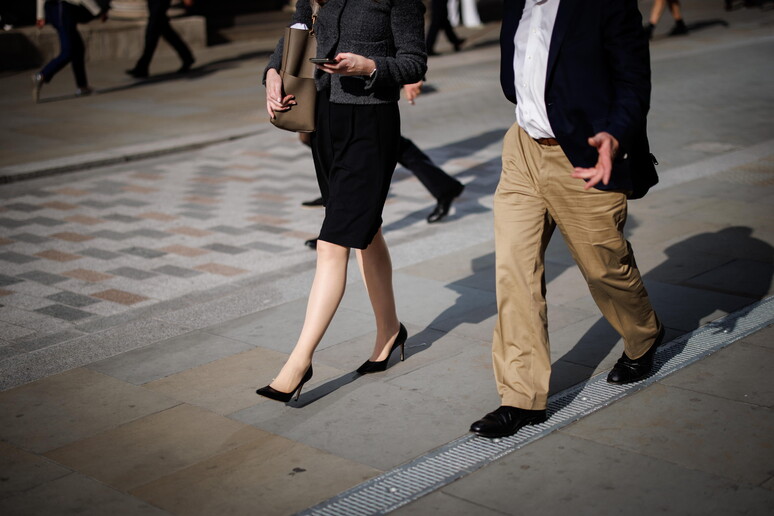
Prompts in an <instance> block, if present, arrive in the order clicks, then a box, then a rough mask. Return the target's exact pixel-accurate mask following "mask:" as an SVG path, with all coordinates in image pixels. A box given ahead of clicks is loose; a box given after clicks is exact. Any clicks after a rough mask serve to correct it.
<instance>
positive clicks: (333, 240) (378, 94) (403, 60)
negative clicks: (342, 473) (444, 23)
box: [257, 0, 427, 402]
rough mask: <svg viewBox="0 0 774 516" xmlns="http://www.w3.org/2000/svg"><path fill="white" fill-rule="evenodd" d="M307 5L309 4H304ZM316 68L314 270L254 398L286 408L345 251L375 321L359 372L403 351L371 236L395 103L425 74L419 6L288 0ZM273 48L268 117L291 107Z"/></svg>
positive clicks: (413, 2)
mask: <svg viewBox="0 0 774 516" xmlns="http://www.w3.org/2000/svg"><path fill="white" fill-rule="evenodd" d="M314 4H317V5H314ZM313 8H314V10H315V11H317V15H316V16H315V21H314V29H315V33H316V35H317V57H320V58H330V59H331V60H332V61H331V63H330V64H324V65H318V71H317V73H316V78H315V79H316V84H317V92H318V93H317V128H316V131H315V133H314V134H313V136H312V150H313V156H314V164H315V170H316V173H317V180H318V183H319V186H320V191H321V192H322V197H323V201H324V203H325V219H324V220H323V224H322V228H321V229H320V236H319V239H318V242H317V268H316V270H315V277H314V281H313V283H312V289H311V292H310V293H309V301H308V305H307V311H306V317H305V319H304V325H303V328H302V329H301V334H300V336H299V338H298V341H297V342H296V345H295V347H294V348H293V351H292V353H291V354H290V357H289V358H288V360H287V362H286V363H285V365H284V367H283V368H282V370H281V371H280V372H279V374H278V375H277V377H276V378H275V379H274V381H273V382H272V383H271V384H270V385H267V386H266V387H263V388H261V389H258V391H257V393H258V394H260V395H262V396H266V397H268V398H271V399H275V400H278V401H283V402H287V401H289V400H290V399H291V398H292V396H293V394H296V398H298V396H299V395H300V393H301V388H302V387H303V385H304V383H306V382H307V381H309V379H310V378H311V377H312V355H313V353H314V350H315V349H316V348H317V345H318V344H319V343H320V340H322V337H323V335H324V333H325V331H326V329H327V328H328V325H329V324H330V322H331V319H332V318H333V315H334V314H335V313H336V309H337V308H338V306H339V302H340V301H341V298H342V296H343V295H344V288H345V284H346V277H347V263H348V261H349V252H350V249H351V248H354V249H356V253H357V260H358V264H359V266H360V270H361V273H362V276H363V281H364V283H365V286H366V290H367V292H368V296H369V299H370V301H371V306H372V308H373V311H374V317H375V319H376V341H375V343H374V348H373V351H372V353H371V356H370V358H369V359H368V360H366V361H365V362H364V363H363V365H361V366H360V368H358V372H359V373H361V374H366V373H373V372H377V371H384V370H385V369H386V367H387V361H388V360H389V358H390V355H391V354H392V352H393V351H394V350H396V349H398V348H401V359H402V358H403V347H404V345H405V342H406V337H407V334H406V329H405V327H404V326H403V325H402V324H401V323H400V321H399V320H398V316H397V312H396V309H395V298H394V295H393V288H392V263H391V261H390V253H389V250H388V249H387V244H386V243H385V241H384V237H383V235H382V231H381V225H382V209H383V208H384V202H385V200H386V198H387V192H388V190H389V187H390V180H391V179H392V173H393V171H394V170H395V165H396V162H397V156H398V145H399V142H400V114H399V111H398V99H399V98H400V87H401V85H403V84H410V83H414V82H418V81H419V80H421V79H422V77H423V76H424V73H425V70H426V68H427V66H426V62H427V55H426V53H425V45H424V26H423V14H424V6H423V4H422V1H421V0H298V3H297V4H296V11H295V13H294V16H293V23H302V24H305V25H306V26H307V27H311V26H312V24H313V20H312V12H313ZM282 43H283V42H282V41H280V43H279V44H278V45H277V49H276V51H275V52H274V54H273V55H272V57H271V59H270V60H269V65H268V66H267V68H266V71H265V72H264V83H265V85H266V109H267V111H268V113H269V116H271V117H272V118H273V117H274V114H275V112H278V111H285V110H287V109H288V108H289V107H290V106H291V105H292V104H293V103H294V100H293V97H292V96H291V95H285V93H284V91H283V89H282V79H281V78H280V75H279V73H278V70H279V68H280V63H281V61H282Z"/></svg>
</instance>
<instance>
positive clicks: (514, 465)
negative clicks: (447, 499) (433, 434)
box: [443, 433, 774, 516]
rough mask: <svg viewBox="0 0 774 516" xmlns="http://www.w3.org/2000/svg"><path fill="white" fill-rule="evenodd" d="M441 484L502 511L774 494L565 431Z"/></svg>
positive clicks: (739, 508)
mask: <svg viewBox="0 0 774 516" xmlns="http://www.w3.org/2000/svg"><path fill="white" fill-rule="evenodd" d="M443 492H444V493H446V494H448V495H451V496H454V497H456V498H461V499H463V500H466V501H468V502H470V503H475V504H479V505H483V506H485V507H487V508H489V509H491V510H495V511H500V512H502V513H503V514H515V513H517V512H518V513H519V514H578V515H599V514H620V515H625V514H628V515H636V516H645V515H649V514H674V515H687V514H691V515H697V516H698V515H701V514H766V513H767V512H768V509H769V508H770V507H771V504H772V503H773V502H774V497H773V496H774V493H772V492H771V491H767V490H765V489H761V488H759V487H757V486H752V485H749V484H739V483H737V482H735V481H732V480H729V479H727V478H724V477H722V476H719V475H711V474H708V473H705V472H702V471H696V470H693V469H690V468H685V467H681V466H680V465H677V464H674V463H671V462H669V461H667V460H658V459H654V458H653V457H648V456H644V455H641V454H638V453H633V452H630V451H626V450H621V449H618V448H616V447H612V446H604V445H601V444H598V443H595V442H591V441H587V440H585V439H576V438H573V437H571V436H568V435H566V434H563V433H556V434H553V435H551V436H549V437H547V438H544V439H541V440H540V441H537V442H535V443H532V444H530V445H529V446H527V447H525V448H523V449H521V450H519V451H516V452H514V453H512V454H510V455H508V456H506V457H505V458H503V459H500V460H498V461H497V462H496V463H494V464H492V465H491V466H489V467H487V468H484V469H482V470H479V471H478V472H476V473H474V474H472V475H470V476H469V477H466V478H464V479H462V480H460V481H457V482H455V483H454V484H451V485H450V486H447V487H446V488H444V489H443ZM515 508H518V510H517V511H515V510H514V509H515Z"/></svg>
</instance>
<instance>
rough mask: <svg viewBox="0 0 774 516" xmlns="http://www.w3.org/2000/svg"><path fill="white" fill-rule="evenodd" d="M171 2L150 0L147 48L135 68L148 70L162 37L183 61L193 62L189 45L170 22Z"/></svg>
mask: <svg viewBox="0 0 774 516" xmlns="http://www.w3.org/2000/svg"><path fill="white" fill-rule="evenodd" d="M170 3H171V0H148V26H147V27H146V29H145V48H144V49H143V51H142V56H140V59H139V60H138V61H137V65H136V66H135V67H134V68H135V70H142V71H147V70H148V67H149V66H150V62H151V59H153V53H154V52H155V51H156V47H157V46H158V44H159V38H160V37H163V38H164V39H165V40H166V42H167V43H169V44H170V45H171V46H172V48H174V49H175V52H177V55H178V56H180V60H181V61H183V63H190V62H193V60H194V57H193V54H192V53H191V50H190V49H189V48H188V45H186V44H185V42H184V41H183V40H182V38H180V36H179V35H178V33H177V32H175V29H173V28H172V25H170V23H169V17H168V16H167V10H168V9H169V4H170Z"/></svg>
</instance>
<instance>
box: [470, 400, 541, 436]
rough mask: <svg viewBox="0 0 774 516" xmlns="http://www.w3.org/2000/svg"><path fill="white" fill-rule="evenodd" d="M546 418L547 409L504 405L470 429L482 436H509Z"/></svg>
mask: <svg viewBox="0 0 774 516" xmlns="http://www.w3.org/2000/svg"><path fill="white" fill-rule="evenodd" d="M545 420H546V411H545V410H526V409H520V408H516V407H509V406H507V405H503V406H502V407H500V408H498V409H497V410H495V411H494V412H490V413H489V414H487V415H486V416H484V417H483V418H481V419H479V420H478V421H476V422H475V423H473V424H472V425H470V431H471V432H473V433H475V434H478V435H480V436H481V437H507V436H509V435H513V434H515V433H516V432H518V431H519V428H521V427H523V426H526V425H537V424H539V423H542V422H543V421H545Z"/></svg>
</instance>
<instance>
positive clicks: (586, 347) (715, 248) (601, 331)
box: [551, 226, 774, 406]
mask: <svg viewBox="0 0 774 516" xmlns="http://www.w3.org/2000/svg"><path fill="white" fill-rule="evenodd" d="M665 253H666V255H667V260H666V261H665V262H663V263H662V264H660V265H658V266H657V267H655V268H654V269H652V270H651V271H649V272H648V273H647V274H644V275H643V281H644V282H645V286H646V287H647V288H648V294H649V297H650V299H651V302H652V303H653V306H654V308H655V310H656V313H658V314H659V317H660V319H661V321H662V323H663V324H664V326H666V327H667V329H669V328H670V327H672V328H676V329H677V331H678V332H679V333H680V334H682V333H684V332H686V331H692V330H694V329H696V328H699V327H700V326H701V325H702V319H704V318H705V317H706V316H709V315H711V314H713V313H715V312H716V311H718V310H720V311H723V312H726V313H732V312H735V311H737V310H739V309H741V308H743V307H744V306H748V305H750V304H752V303H754V302H756V301H759V300H761V299H763V298H764V297H766V295H767V294H768V291H769V287H770V286H771V281H772V276H773V275H774V249H773V248H772V247H771V246H770V245H769V244H767V243H766V242H764V241H762V240H759V239H757V238H754V237H753V236H752V229H750V228H748V227H743V226H735V227H729V228H724V229H722V230H720V231H717V232H715V233H701V234H699V235H695V236H692V237H690V238H687V239H686V240H683V241H682V242H678V243H676V244H674V245H672V246H670V247H668V248H667V249H666V250H665ZM730 253H735V254H736V255H737V256H746V257H750V259H749V260H748V259H740V258H732V257H730V256H729V254H730ZM708 254H715V255H722V256H729V260H728V261H727V262H726V263H724V264H722V265H720V266H715V267H714V268H711V269H710V270H699V271H698V272H697V274H696V275H694V276H692V277H690V278H688V279H687V280H684V281H681V282H679V283H677V285H678V286H679V287H688V288H675V286H674V284H672V285H668V284H666V282H663V283H662V282H661V281H663V280H664V279H666V278H669V277H673V276H674V274H675V273H676V272H678V273H679V271H681V270H686V269H687V268H689V267H692V263H693V262H695V261H697V260H700V259H701V258H703V257H705V256H706V255H708ZM635 255H636V251H635ZM744 262H748V263H744ZM749 262H754V263H749ZM649 283H650V285H649ZM665 285H666V287H665ZM691 287H693V288H691ZM675 293H677V295H678V296H681V297H679V298H675ZM712 294H718V295H717V296H713V295H712ZM740 298H747V300H746V301H743V300H740ZM659 305H662V306H663V307H662V308H661V309H660V308H659ZM667 306H668V307H671V308H672V309H671V310H669V309H667V308H666V307H667ZM678 309H679V313H671V312H677V311H678ZM735 321H736V320H732V321H730V322H728V323H726V324H730V325H732V326H730V327H729V326H724V325H723V324H722V323H718V324H715V326H716V327H717V332H725V331H730V330H733V329H734V328H733V325H734V324H735ZM619 338H620V337H619V335H618V333H616V331H615V330H613V328H612V327H611V326H610V324H609V323H608V322H607V320H605V319H604V318H600V319H599V320H598V321H597V322H596V323H595V324H594V325H593V326H592V327H591V328H589V330H588V331H586V333H585V334H584V335H582V336H581V337H580V339H579V340H578V343H577V344H576V345H575V346H574V347H573V348H572V349H571V350H570V351H569V352H567V353H566V354H565V355H564V356H562V357H561V358H560V359H559V360H557V361H556V362H555V363H554V364H555V365H557V364H561V363H573V364H579V365H582V366H585V367H590V368H591V369H589V371H590V373H589V374H588V375H587V376H586V377H585V378H581V379H580V380H579V381H578V382H577V383H581V382H584V381H586V380H588V379H589V378H591V377H592V376H593V371H594V370H595V369H596V367H597V366H598V365H599V364H600V363H601V362H602V361H603V360H604V359H605V358H606V357H607V355H608V354H609V353H610V350H612V349H613V347H614V346H615V345H616V343H617V342H618V340H619ZM669 341H670V338H669V335H667V338H666V339H665V343H667V342H669ZM683 347H684V346H674V347H673V348H670V349H669V357H673V356H676V355H678V354H679V353H680V352H681V351H682V348H683ZM658 366H659V364H657V365H656V367H655V368H654V371H653V372H652V373H651V374H656V373H657V372H658ZM559 368H560V367H557V369H559ZM551 383H552V386H553V388H552V389H551V394H554V393H555V392H556V390H557V388H556V387H555V385H556V384H557V383H558V381H557V382H555V381H554V377H553V376H552V382H551ZM573 399H574V398H569V397H568V398H567V399H566V400H563V401H564V402H565V404H564V405H563V406H566V405H568V404H569V403H571V402H572V401H573Z"/></svg>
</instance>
